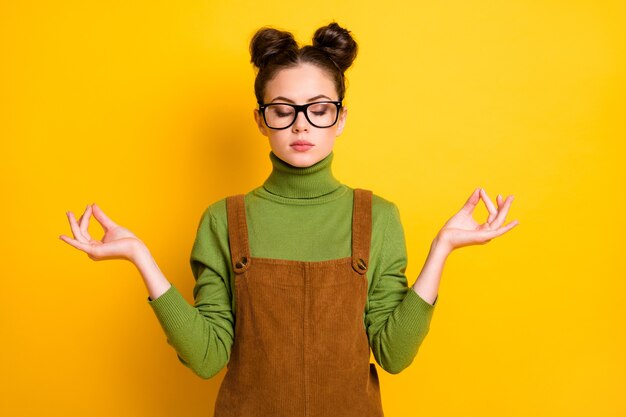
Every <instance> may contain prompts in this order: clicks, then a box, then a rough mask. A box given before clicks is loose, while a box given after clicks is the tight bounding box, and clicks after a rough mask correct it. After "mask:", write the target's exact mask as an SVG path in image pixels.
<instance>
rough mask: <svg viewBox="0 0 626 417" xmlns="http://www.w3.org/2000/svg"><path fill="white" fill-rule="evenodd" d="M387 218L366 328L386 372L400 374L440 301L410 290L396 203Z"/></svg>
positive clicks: (423, 334)
mask: <svg viewBox="0 0 626 417" xmlns="http://www.w3.org/2000/svg"><path fill="white" fill-rule="evenodd" d="M387 216H388V218H387V226H386V227H385V230H384V237H383V243H382V249H381V251H380V259H379V262H378V265H377V267H376V268H375V270H374V277H373V279H372V288H371V289H370V291H369V309H368V311H367V312H366V315H365V325H366V329H367V334H368V338H369V342H370V346H371V348H372V352H373V354H374V358H375V359H376V362H378V364H379V365H380V366H381V367H382V368H383V369H384V370H386V371H387V372H389V373H391V374H397V373H399V372H401V371H402V370H404V369H405V368H407V367H408V366H409V365H410V364H411V363H412V362H413V359H414V358H415V356H416V355H417V351H418V349H419V347H420V345H421V344H422V341H423V340H424V338H425V337H426V334H427V333H428V330H429V327H430V321H431V318H432V315H433V311H434V309H435V304H436V302H437V298H435V301H434V303H433V304H430V303H428V302H427V301H425V300H424V299H422V298H421V297H420V296H419V295H418V294H417V293H416V292H415V290H413V288H410V287H408V284H407V278H406V275H405V271H406V266H407V254H406V243H405V239H404V231H403V229H402V224H401V221H400V213H399V211H398V208H397V206H396V205H395V204H393V203H391V204H390V205H389V210H388V213H387Z"/></svg>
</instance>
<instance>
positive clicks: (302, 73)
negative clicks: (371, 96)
mask: <svg viewBox="0 0 626 417" xmlns="http://www.w3.org/2000/svg"><path fill="white" fill-rule="evenodd" d="M319 94H325V95H327V96H328V97H331V98H332V99H333V100H336V99H337V98H338V97H337V91H336V89H335V84H334V83H333V80H332V79H331V77H330V76H329V74H328V73H327V72H325V71H323V70H322V69H320V68H319V67H317V66H315V65H311V64H300V65H298V66H297V67H293V68H285V69H282V70H280V71H279V72H278V73H277V74H276V75H275V76H274V78H272V79H271V80H270V81H268V83H267V84H266V85H265V100H266V101H271V100H272V99H273V98H274V97H276V96H283V97H287V98H290V99H292V100H293V101H295V102H296V103H303V102H305V101H307V100H308V99H309V98H311V97H314V96H317V95H319Z"/></svg>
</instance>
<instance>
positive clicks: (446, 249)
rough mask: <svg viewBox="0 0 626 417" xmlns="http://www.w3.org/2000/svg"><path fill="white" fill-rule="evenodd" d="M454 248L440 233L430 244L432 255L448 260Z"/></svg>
mask: <svg viewBox="0 0 626 417" xmlns="http://www.w3.org/2000/svg"><path fill="white" fill-rule="evenodd" d="M452 250H453V248H452V246H451V245H450V244H449V243H448V242H447V241H446V240H445V238H443V237H442V236H441V234H440V233H438V234H437V236H435V238H434V239H433V241H432V243H431V244H430V251H431V253H432V254H433V255H434V256H435V257H438V258H443V259H446V258H447V257H448V255H450V253H452Z"/></svg>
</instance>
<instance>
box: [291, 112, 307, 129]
mask: <svg viewBox="0 0 626 417" xmlns="http://www.w3.org/2000/svg"><path fill="white" fill-rule="evenodd" d="M293 130H294V131H295V132H301V131H303V130H307V131H308V130H309V121H308V120H307V119H306V115H305V114H304V111H300V112H298V114H296V121H295V122H293Z"/></svg>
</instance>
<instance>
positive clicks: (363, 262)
mask: <svg viewBox="0 0 626 417" xmlns="http://www.w3.org/2000/svg"><path fill="white" fill-rule="evenodd" d="M357 266H358V267H359V268H360V269H361V270H363V271H365V270H366V269H367V264H366V263H365V261H364V260H363V259H361V258H359V261H358V262H357Z"/></svg>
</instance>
